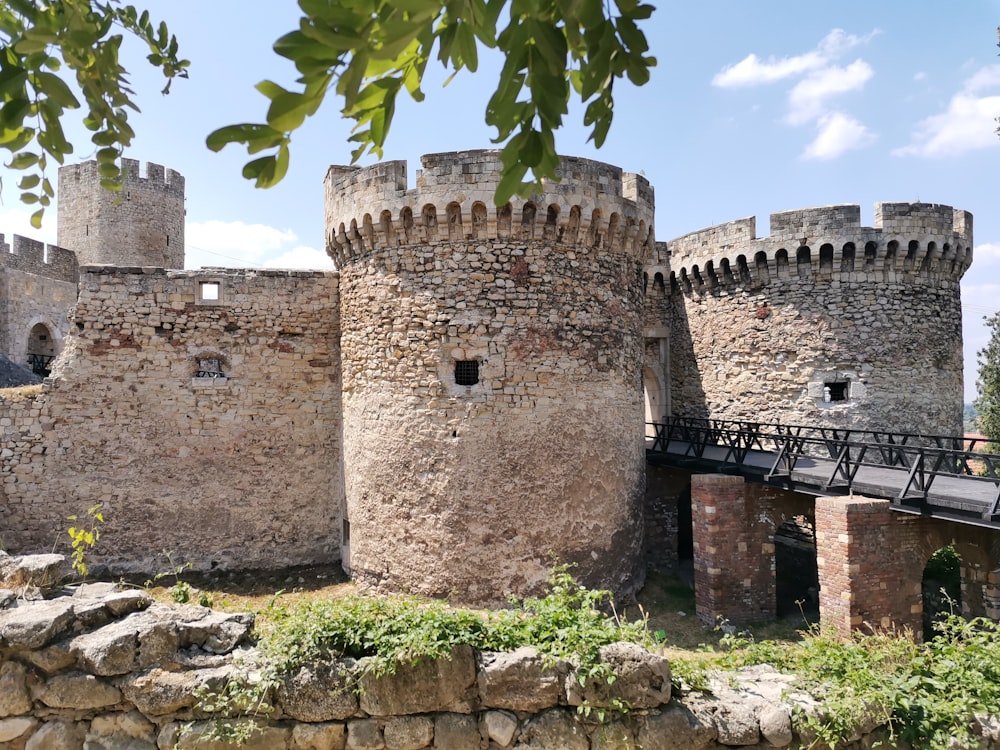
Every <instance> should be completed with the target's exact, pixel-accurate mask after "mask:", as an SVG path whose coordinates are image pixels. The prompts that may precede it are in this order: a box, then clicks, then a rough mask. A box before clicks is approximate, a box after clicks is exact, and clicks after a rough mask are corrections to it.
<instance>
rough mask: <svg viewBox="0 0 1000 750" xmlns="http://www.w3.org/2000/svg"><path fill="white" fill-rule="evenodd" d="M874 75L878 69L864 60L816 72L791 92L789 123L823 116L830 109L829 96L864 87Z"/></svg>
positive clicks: (789, 97) (804, 121)
mask: <svg viewBox="0 0 1000 750" xmlns="http://www.w3.org/2000/svg"><path fill="white" fill-rule="evenodd" d="M873 75H875V71H874V70H872V67H871V65H869V64H868V63H866V62H865V61H864V60H855V61H854V62H852V63H851V64H850V65H848V66H847V67H846V68H838V67H828V68H823V69H822V70H817V71H814V72H813V73H811V74H810V75H809V76H807V77H806V78H805V79H804V80H802V81H800V82H799V83H797V84H795V87H794V88H793V89H792V90H791V92H789V94H788V106H789V108H790V111H789V113H788V122H790V123H791V124H792V125H802V124H803V123H806V122H809V121H811V120H814V119H816V118H817V117H820V116H821V115H822V114H823V113H824V112H826V110H827V106H826V102H827V100H828V99H829V98H831V97H833V96H836V95H837V94H843V93H846V92H848V91H857V90H858V89H861V88H862V87H864V85H865V82H866V81H868V79H869V78H871V77H872V76H873Z"/></svg>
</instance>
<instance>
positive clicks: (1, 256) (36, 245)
mask: <svg viewBox="0 0 1000 750" xmlns="http://www.w3.org/2000/svg"><path fill="white" fill-rule="evenodd" d="M0 266H3V267H4V268H10V269H13V270H16V271H23V272H24V273H33V274H36V275H38V276H45V277H46V278H50V279H55V280H57V281H66V282H69V283H71V284H75V283H76V282H77V279H78V278H79V271H78V267H77V261H76V254H75V253H72V252H70V251H69V250H66V249H64V248H61V247H59V246H57V245H46V244H45V243H44V242H41V241H39V240H33V239H30V238H28V237H22V236H21V235H18V234H15V235H12V236H11V238H10V242H9V243H8V242H7V241H6V238H5V235H3V234H0Z"/></svg>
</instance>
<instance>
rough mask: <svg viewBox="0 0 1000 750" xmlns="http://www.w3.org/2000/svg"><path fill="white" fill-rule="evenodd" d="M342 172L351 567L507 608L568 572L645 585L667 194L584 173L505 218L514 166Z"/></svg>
mask: <svg viewBox="0 0 1000 750" xmlns="http://www.w3.org/2000/svg"><path fill="white" fill-rule="evenodd" d="M421 161H422V164H423V170H422V171H418V172H417V186H416V188H415V189H410V190H407V180H406V163H405V162H386V163H382V164H378V165H375V166H372V167H368V168H351V167H331V168H330V170H329V172H328V173H327V177H326V226H327V238H328V246H327V249H328V252H329V253H330V255H331V256H332V257H333V259H334V261H335V262H336V264H337V267H338V268H339V269H340V273H341V277H340V305H341V352H342V354H341V357H342V367H343V400H344V424H343V435H344V451H343V456H344V472H345V475H344V476H345V494H346V505H347V507H346V513H345V519H346V520H345V529H344V531H345V533H344V539H345V544H344V550H343V553H344V557H343V559H344V561H345V567H347V568H348V569H349V571H350V572H351V574H352V576H353V577H354V578H355V579H356V580H358V581H359V582H361V583H363V584H366V585H370V586H375V587H379V588H384V589H387V590H401V591H411V592H416V593H422V594H428V595H432V596H448V597H451V598H453V599H455V600H457V601H462V602H466V603H476V604H495V603H502V602H504V601H505V599H506V596H507V595H508V594H509V593H516V594H526V593H531V592H534V591H537V590H538V589H539V587H540V586H541V584H543V583H544V581H545V579H546V576H547V572H548V570H549V569H550V568H551V567H552V565H553V563H554V562H556V561H558V562H563V563H574V564H575V565H576V566H577V567H576V568H575V570H574V573H575V574H576V575H577V576H578V577H579V578H580V579H581V580H582V581H584V582H585V583H587V584H588V585H592V586H599V587H604V588H610V589H612V590H614V591H616V592H618V593H627V592H630V591H632V590H634V589H636V588H637V587H638V586H640V585H641V583H642V576H643V566H642V561H641V549H642V510H641V498H642V492H643V487H644V450H643V447H644V444H643V436H642V427H641V424H642V419H643V410H642V391H641V350H642V340H641V312H642V282H641V279H642V261H643V257H644V256H645V255H646V254H647V252H648V251H649V250H650V249H651V246H652V226H653V191H652V189H651V188H650V186H649V183H648V182H647V181H646V180H645V179H644V178H642V177H639V176H637V175H632V174H624V175H623V174H622V172H621V170H620V169H618V168H617V167H613V166H610V165H607V164H602V163H599V162H594V161H589V160H586V159H572V158H564V159H563V160H562V163H561V166H560V170H559V174H560V177H561V182H559V183H552V184H547V185H545V188H544V192H542V193H541V194H538V195H534V196H532V198H531V199H530V200H521V199H517V200H514V201H512V202H511V203H510V204H507V205H505V206H503V207H500V208H496V207H495V206H494V204H493V195H494V191H495V189H496V187H497V183H498V181H499V177H500V169H501V164H500V159H499V152H495V151H471V152H462V153H450V154H435V155H431V156H424V157H423V158H422V159H421Z"/></svg>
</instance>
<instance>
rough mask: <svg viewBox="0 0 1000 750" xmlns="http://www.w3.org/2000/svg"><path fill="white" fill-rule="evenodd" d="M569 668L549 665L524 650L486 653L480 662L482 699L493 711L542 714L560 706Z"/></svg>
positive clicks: (534, 654)
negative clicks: (502, 709) (537, 712)
mask: <svg viewBox="0 0 1000 750" xmlns="http://www.w3.org/2000/svg"><path fill="white" fill-rule="evenodd" d="M568 668H569V667H568V665H566V664H559V665H546V663H545V660H544V658H543V657H542V656H541V654H539V653H538V651H537V650H535V649H533V648H530V647H527V646H525V647H522V648H519V649H516V650H514V651H509V652H506V653H500V654H494V653H486V654H482V655H481V656H480V660H479V677H478V682H479V700H480V702H481V704H482V705H483V706H486V707H489V708H507V709H510V710H512V711H539V710H541V709H543V708H551V707H553V706H557V705H559V703H560V702H561V701H562V700H563V699H564V697H565V695H564V691H563V683H564V682H565V680H566V674H567V671H568Z"/></svg>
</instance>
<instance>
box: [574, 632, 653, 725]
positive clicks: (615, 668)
mask: <svg viewBox="0 0 1000 750" xmlns="http://www.w3.org/2000/svg"><path fill="white" fill-rule="evenodd" d="M600 661H601V663H602V664H606V665H607V666H609V667H610V668H611V672H612V674H614V676H615V679H614V681H613V682H610V683H609V681H608V680H604V679H597V678H593V677H591V678H588V679H587V680H586V681H585V682H584V684H582V685H581V684H580V680H579V679H578V677H577V675H576V674H573V673H571V674H570V675H568V676H567V678H566V702H567V703H568V704H569V705H571V706H579V705H583V704H584V703H586V704H587V705H590V706H594V707H601V706H614V705H615V704H616V703H617V702H618V701H621V702H624V704H625V705H626V706H628V707H630V708H633V709H647V708H656V707H657V706H661V705H663V704H664V703H667V702H668V701H669V700H670V688H671V685H670V663H669V662H668V661H667V659H666V658H665V657H663V656H659V655H657V654H651V653H649V652H648V651H647V650H646V649H644V648H643V647H642V646H639V645H637V644H635V643H612V644H610V645H607V646H603V647H601V650H600Z"/></svg>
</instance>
